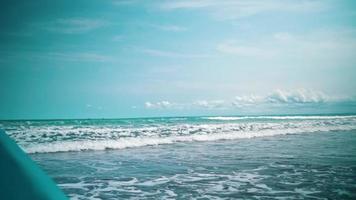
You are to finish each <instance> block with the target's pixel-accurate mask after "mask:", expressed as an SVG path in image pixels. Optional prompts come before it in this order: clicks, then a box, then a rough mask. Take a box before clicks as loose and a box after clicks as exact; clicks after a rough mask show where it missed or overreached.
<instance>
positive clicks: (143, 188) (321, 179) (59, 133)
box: [0, 115, 356, 200]
mask: <svg viewBox="0 0 356 200" xmlns="http://www.w3.org/2000/svg"><path fill="white" fill-rule="evenodd" d="M0 128H1V129H4V130H5V131H6V132H7V134H8V135H10V136H11V137H12V138H13V139H15V140H16V142H17V143H18V144H19V145H20V146H21V147H22V149H24V151H26V152H27V153H29V154H30V156H31V157H32V158H33V159H34V160H35V161H36V162H37V163H38V164H39V165H40V166H41V167H42V168H43V169H44V170H45V171H46V172H47V173H48V174H49V175H50V176H51V177H52V178H53V179H54V180H55V182H56V183H57V184H58V185H59V187H60V188H62V189H63V190H64V192H65V193H66V194H67V195H68V196H69V197H70V198H71V199H93V200H94V199H356V115H305V116H302V115H298V116H234V117H166V118H136V119H97V120H92V119H91V120H42V121H41V120H32V121H31V120H19V121H0Z"/></svg>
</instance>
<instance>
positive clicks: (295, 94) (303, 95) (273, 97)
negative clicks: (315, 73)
mask: <svg viewBox="0 0 356 200" xmlns="http://www.w3.org/2000/svg"><path fill="white" fill-rule="evenodd" d="M266 101H267V102H271V103H282V104H306V103H307V104H308V103H323V102H326V101H328V97H327V96H326V95H325V94H323V93H322V92H316V91H312V90H306V89H300V90H296V91H282V90H276V91H274V92H273V93H271V94H270V95H268V96H267V97H266Z"/></svg>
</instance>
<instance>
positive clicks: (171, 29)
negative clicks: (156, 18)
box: [152, 25, 187, 32]
mask: <svg viewBox="0 0 356 200" xmlns="http://www.w3.org/2000/svg"><path fill="white" fill-rule="evenodd" d="M152 26H153V27H155V28H157V29H160V30H163V31H169V32H183V31H186V30H187V28H186V27H183V26H177V25H152Z"/></svg>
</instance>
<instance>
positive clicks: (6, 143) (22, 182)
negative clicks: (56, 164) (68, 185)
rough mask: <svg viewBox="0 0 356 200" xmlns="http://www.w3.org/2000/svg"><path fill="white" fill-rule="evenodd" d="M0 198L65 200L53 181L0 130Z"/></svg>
mask: <svg viewBox="0 0 356 200" xmlns="http://www.w3.org/2000/svg"><path fill="white" fill-rule="evenodd" d="M0 177H1V178H0V199H6V200H22V199H26V200H27V199H36V200H68V198H67V197H66V196H65V194H64V193H63V192H62V191H61V190H60V189H59V188H58V186H57V185H56V184H55V182H54V181H53V180H52V179H51V178H50V177H49V176H48V175H47V174H46V173H45V172H44V171H43V170H42V169H41V168H40V167H39V166H38V165H37V164H36V163H35V162H34V161H32V159H31V158H30V157H29V156H28V155H27V154H26V153H25V152H24V151H23V150H22V149H21V148H20V147H19V146H18V145H17V144H16V142H15V141H14V140H12V139H11V138H10V137H9V136H8V135H7V134H6V133H5V132H4V131H2V130H0Z"/></svg>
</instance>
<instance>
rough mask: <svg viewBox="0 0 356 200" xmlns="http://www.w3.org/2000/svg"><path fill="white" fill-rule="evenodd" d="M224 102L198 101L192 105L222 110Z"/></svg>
mask: <svg viewBox="0 0 356 200" xmlns="http://www.w3.org/2000/svg"><path fill="white" fill-rule="evenodd" d="M224 104H225V101H223V100H210V101H208V100H199V101H195V102H194V103H193V106H197V107H202V108H209V109H212V108H223V107H224V106H225V105H224Z"/></svg>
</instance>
